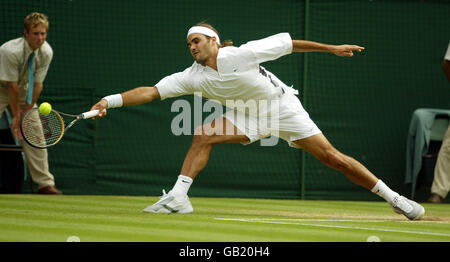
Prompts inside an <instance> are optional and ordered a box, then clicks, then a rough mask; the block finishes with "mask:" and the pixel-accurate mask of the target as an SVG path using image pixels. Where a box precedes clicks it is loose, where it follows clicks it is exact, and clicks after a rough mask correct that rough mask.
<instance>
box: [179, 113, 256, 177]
mask: <svg viewBox="0 0 450 262" xmlns="http://www.w3.org/2000/svg"><path fill="white" fill-rule="evenodd" d="M248 141H249V139H248V137H247V136H245V135H244V133H242V132H241V131H240V130H239V129H237V127H236V126H234V125H233V124H232V123H231V122H230V121H229V120H228V119H226V118H224V117H219V118H217V119H215V120H214V121H213V122H211V123H210V124H205V125H203V126H200V127H198V128H196V129H195V132H194V137H193V139H192V144H191V147H190V148H189V151H188V152H187V155H186V157H185V159H184V162H183V166H182V168H181V174H183V175H185V176H188V177H190V178H192V179H194V178H195V177H196V176H197V174H198V173H199V172H200V171H201V170H202V169H203V168H204V167H205V166H206V163H207V162H208V160H209V155H210V153H211V149H212V146H213V145H217V144H225V143H242V142H248Z"/></svg>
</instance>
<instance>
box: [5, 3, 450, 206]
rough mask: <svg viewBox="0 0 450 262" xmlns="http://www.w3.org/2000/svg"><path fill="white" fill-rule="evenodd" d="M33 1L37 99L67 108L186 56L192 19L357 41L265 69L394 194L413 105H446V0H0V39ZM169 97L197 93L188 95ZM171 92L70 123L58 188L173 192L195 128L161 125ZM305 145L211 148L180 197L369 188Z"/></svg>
mask: <svg viewBox="0 0 450 262" xmlns="http://www.w3.org/2000/svg"><path fill="white" fill-rule="evenodd" d="M32 11H40V12H43V13H45V14H47V15H48V16H49V19H50V32H49V35H48V39H47V40H48V42H49V43H50V45H51V46H52V47H53V50H54V59H53V62H52V64H51V66H50V70H49V72H48V75H47V78H46V80H45V82H44V88H45V89H44V91H43V93H42V96H41V98H40V100H39V102H44V101H48V102H50V103H51V104H52V105H53V108H55V109H57V110H60V111H63V112H68V113H79V112H82V111H87V110H89V109H90V107H91V105H92V104H94V103H95V102H96V101H98V99H100V98H101V97H103V96H105V95H109V94H114V93H119V92H122V91H125V90H128V89H132V88H134V87H137V86H142V85H154V84H156V83H157V82H158V81H159V80H160V79H162V78H163V77H164V76H166V75H169V74H171V73H174V72H178V71H181V70H183V69H185V68H187V67H189V66H190V65H191V64H192V62H193V60H192V57H191V56H190V54H189V52H188V49H187V47H186V39H185V38H186V32H187V30H188V29H189V27H190V26H191V25H193V24H195V23H197V22H200V21H202V20H207V22H209V23H212V24H213V25H215V26H216V28H217V29H218V30H219V31H220V33H221V39H223V40H224V39H232V40H233V41H234V43H235V45H236V46H239V45H241V44H243V43H246V42H247V41H250V40H255V39H260V38H263V37H266V36H269V35H272V34H276V33H279V32H289V33H290V34H291V36H292V37H293V38H294V39H305V38H307V39H309V40H315V41H320V42H325V43H330V44H344V43H349V44H358V45H362V46H364V47H365V48H366V50H364V52H363V53H361V54H355V57H353V58H341V57H336V56H334V55H331V54H325V53H314V54H308V55H307V56H304V55H303V54H292V55H289V56H285V57H282V58H280V59H278V60H277V61H273V62H269V63H265V64H264V66H265V67H266V68H267V69H268V70H270V71H271V72H273V73H274V74H276V75H277V76H278V77H279V78H280V79H281V80H283V81H284V82H285V83H286V84H288V85H293V86H294V87H295V88H296V89H298V90H299V91H300V95H299V97H300V98H301V100H302V102H303V104H304V107H305V108H306V110H307V111H308V112H309V113H310V116H311V117H312V119H313V120H314V121H315V122H316V123H317V124H318V126H319V128H321V130H322V131H323V132H324V134H325V135H326V136H327V137H328V138H329V140H330V141H331V142H332V143H333V144H334V145H335V146H336V147H337V148H338V149H340V150H342V151H343V152H344V153H347V154H349V155H351V156H353V157H355V158H356V159H358V160H360V161H361V162H362V163H363V164H365V165H367V167H368V168H369V169H370V170H372V171H373V172H374V173H375V174H376V175H377V176H379V177H380V178H382V179H383V180H384V181H385V182H386V183H387V184H388V185H390V186H391V187H392V188H393V189H395V190H399V191H400V192H402V191H405V190H408V187H406V186H405V185H404V182H403V180H404V173H405V171H404V167H405V150H406V138H407V133H408V125H409V121H410V117H411V114H412V112H413V111H414V110H415V109H416V108H418V107H432V108H448V107H450V106H449V99H448V98H449V97H450V89H449V88H448V83H447V82H446V79H445V76H444V75H443V73H442V69H441V67H440V65H441V62H442V58H443V56H444V53H445V50H446V47H447V45H448V41H449V39H448V36H449V28H450V21H449V19H448V14H449V13H450V5H449V3H448V2H444V1H432V2H430V1H425V2H423V1H401V2H399V1H337V0H336V1H294V0H281V1H280V0H270V1H269V0H267V1H266V0H265V1H236V0H229V1H203V0H202V1H200V0H195V1H175V0H169V1H144V0H141V1H133V0H131V1H107V0H96V1H88V0H77V1H56V0H54V1H31V0H26V1H25V0H24V1H15V0H4V1H2V8H1V11H0V14H1V15H0V25H1V32H2V34H0V40H1V42H2V43H3V42H5V41H7V40H10V39H13V38H16V37H18V36H20V35H22V33H23V19H24V17H25V16H26V15H27V14H28V13H30V12H32ZM177 99H185V100H187V101H189V103H191V104H192V103H193V98H192V97H182V98H177ZM174 101H176V99H167V100H165V101H155V102H153V103H151V104H146V105H141V106H135V107H128V108H121V109H112V110H109V112H108V117H107V118H104V119H100V120H96V121H90V120H89V121H82V122H80V123H77V125H76V126H74V127H73V128H71V130H70V131H69V132H68V133H67V134H66V136H65V137H64V139H63V141H62V142H61V143H60V144H58V145H57V146H55V147H53V148H51V149H49V159H50V167H51V171H52V173H53V174H54V175H55V178H56V183H57V185H58V187H59V188H61V189H62V190H63V191H64V193H67V194H119V195H120V194H127V195H158V194H160V191H161V189H163V188H166V189H167V190H169V189H170V188H171V187H172V186H173V184H174V182H175V180H176V176H177V175H178V174H179V171H180V169H181V165H182V162H183V159H184V156H185V154H186V152H187V150H188V148H189V145H190V142H191V139H192V137H190V136H175V135H173V134H172V133H171V130H170V126H171V121H172V119H173V118H174V117H175V116H176V115H177V114H178V113H177V112H171V105H172V103H173V102H174ZM206 116H208V114H206V113H205V114H204V117H206ZM192 128H194V127H192ZM302 154H303V153H302V151H299V150H296V149H293V148H290V147H288V146H287V144H286V143H285V142H284V141H280V143H279V144H278V145H277V146H275V147H261V146H259V143H255V144H252V145H249V146H242V145H239V144H228V145H220V146H217V147H214V148H213V151H212V154H211V158H210V161H209V163H208V165H207V167H206V168H205V169H204V170H203V171H202V173H201V174H200V175H199V176H198V178H197V179H196V180H195V181H194V184H193V186H192V187H191V190H190V195H191V196H219V197H265V198H300V197H301V196H303V197H304V198H306V199H379V198H378V197H376V196H374V195H373V194H371V193H370V192H368V191H367V190H366V189H364V188H361V187H358V186H356V185H354V184H352V183H351V182H350V181H349V180H348V179H347V178H345V177H344V176H342V175H341V174H339V173H337V172H336V171H333V170H331V169H329V168H328V167H326V166H324V165H322V164H321V163H319V162H318V161H317V160H315V159H314V158H313V157H311V156H309V155H306V154H305V155H302ZM302 190H303V191H302Z"/></svg>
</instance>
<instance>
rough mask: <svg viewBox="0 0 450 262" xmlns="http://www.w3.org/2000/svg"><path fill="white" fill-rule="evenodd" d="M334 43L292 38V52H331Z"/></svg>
mask: <svg viewBox="0 0 450 262" xmlns="http://www.w3.org/2000/svg"><path fill="white" fill-rule="evenodd" d="M334 48H335V46H334V45H328V44H322V43H318V42H314V41H308V40H292V51H293V52H333V49H334Z"/></svg>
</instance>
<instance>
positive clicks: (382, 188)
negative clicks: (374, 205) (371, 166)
mask: <svg viewBox="0 0 450 262" xmlns="http://www.w3.org/2000/svg"><path fill="white" fill-rule="evenodd" d="M371 191H372V192H373V193H375V194H377V195H379V196H380V197H382V198H384V200H386V201H387V202H388V203H389V204H392V201H393V200H394V198H395V197H396V196H398V195H399V194H398V193H397V192H395V191H392V190H391V189H390V188H389V187H388V186H387V185H386V184H385V183H383V181H381V180H380V179H378V182H377V184H376V185H375V186H374V187H373V188H372V190H371Z"/></svg>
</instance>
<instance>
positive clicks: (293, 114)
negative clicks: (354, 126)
mask: <svg viewBox="0 0 450 262" xmlns="http://www.w3.org/2000/svg"><path fill="white" fill-rule="evenodd" d="M223 117H225V118H226V119H228V120H229V121H230V122H231V123H232V124H233V125H235V126H236V127H237V128H238V129H239V130H240V131H241V132H243V133H244V134H245V135H246V136H247V137H248V138H249V140H250V141H249V142H246V143H242V144H244V145H245V144H250V143H253V142H255V141H258V140H262V141H261V145H275V144H274V143H276V142H277V141H278V140H277V138H281V139H283V140H285V141H286V142H288V144H289V146H291V147H295V148H298V147H297V146H296V145H295V144H293V143H292V142H293V141H296V140H299V139H303V138H307V137H310V136H313V135H316V134H320V133H322V131H320V129H319V128H318V127H317V125H316V124H315V123H314V122H313V121H312V120H311V118H309V114H308V112H306V111H305V109H304V108H303V106H302V104H301V102H300V100H299V99H298V98H297V97H296V96H295V95H293V94H290V93H285V94H283V95H282V96H281V97H280V100H279V112H275V113H274V112H273V111H272V112H271V115H270V116H269V117H261V116H260V117H257V116H252V115H249V114H246V113H243V112H241V111H237V110H229V111H227V112H225V114H224V115H223ZM260 119H265V121H266V122H264V121H261V120H260ZM258 120H260V121H258ZM270 136H271V138H270V139H268V138H267V137H270ZM274 137H275V139H276V140H274V139H273V138H274ZM263 140H265V141H263Z"/></svg>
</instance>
